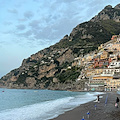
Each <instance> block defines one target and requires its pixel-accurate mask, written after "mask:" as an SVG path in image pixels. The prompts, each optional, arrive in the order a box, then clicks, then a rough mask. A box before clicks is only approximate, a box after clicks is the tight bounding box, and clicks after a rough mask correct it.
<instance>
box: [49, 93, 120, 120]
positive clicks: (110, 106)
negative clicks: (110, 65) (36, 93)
mask: <svg viewBox="0 0 120 120" xmlns="http://www.w3.org/2000/svg"><path fill="white" fill-rule="evenodd" d="M100 96H102V98H100V103H98V102H94V101H91V102H89V103H86V104H82V105H80V106H79V107H77V108H75V109H73V110H71V111H68V112H65V113H64V114H62V115H60V116H58V117H57V118H54V119H51V120H120V106H119V108H116V107H115V101H116V98H117V97H119V99H120V95H119V94H116V92H107V93H106V94H104V95H100ZM106 99H107V102H106ZM88 112H89V113H88ZM88 114H89V116H88ZM83 118H84V119H83Z"/></svg>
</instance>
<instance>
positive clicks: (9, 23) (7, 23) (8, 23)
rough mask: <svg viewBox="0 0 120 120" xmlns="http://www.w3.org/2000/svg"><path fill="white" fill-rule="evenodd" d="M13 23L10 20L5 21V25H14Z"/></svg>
mask: <svg viewBox="0 0 120 120" xmlns="http://www.w3.org/2000/svg"><path fill="white" fill-rule="evenodd" d="M12 24H13V23H12V22H8V21H5V22H4V25H8V26H9V25H12Z"/></svg>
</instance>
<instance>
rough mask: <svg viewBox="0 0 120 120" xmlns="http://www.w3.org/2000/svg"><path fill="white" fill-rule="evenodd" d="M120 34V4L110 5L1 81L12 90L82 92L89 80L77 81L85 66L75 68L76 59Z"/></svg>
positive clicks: (28, 59)
mask: <svg viewBox="0 0 120 120" xmlns="http://www.w3.org/2000/svg"><path fill="white" fill-rule="evenodd" d="M119 33H120V4H118V5H116V6H115V7H114V8H112V6H110V5H108V6H106V7H105V8H104V9H103V10H102V11H101V12H100V13H98V15H96V16H95V17H94V18H92V19H91V20H90V21H88V22H84V23H81V24H79V25H77V26H76V27H75V28H74V29H73V30H72V32H71V33H70V35H65V36H64V37H63V39H61V40H60V41H59V42H58V43H56V44H55V45H53V46H50V47H48V48H45V49H44V50H41V51H39V52H38V53H35V54H33V55H31V56H30V57H29V58H27V59H24V60H23V62H22V65H21V66H20V67H19V68H17V69H14V70H12V71H11V72H9V73H8V74H7V75H5V76H3V77H2V78H1V79H0V84H1V86H6V87H8V88H30V89H31V88H34V89H46V88H47V89H61V90H69V89H75V90H76V89H77V90H81V89H82V88H83V85H84V82H85V81H87V79H85V80H83V81H81V82H76V79H77V78H78V76H79V75H80V73H81V71H82V69H83V67H79V66H77V65H74V59H75V58H77V57H80V56H84V55H86V54H88V53H90V52H91V51H94V50H96V49H97V47H98V46H99V45H100V44H101V43H105V42H107V41H109V40H110V39H111V37H112V35H114V34H119Z"/></svg>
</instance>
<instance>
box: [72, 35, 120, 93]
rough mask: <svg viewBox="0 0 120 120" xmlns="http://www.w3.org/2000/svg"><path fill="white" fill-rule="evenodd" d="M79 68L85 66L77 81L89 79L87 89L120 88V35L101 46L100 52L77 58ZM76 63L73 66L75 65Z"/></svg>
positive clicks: (109, 89) (108, 89)
mask: <svg viewBox="0 0 120 120" xmlns="http://www.w3.org/2000/svg"><path fill="white" fill-rule="evenodd" d="M75 62H76V63H77V65H79V66H85V68H84V69H83V71H82V72H81V75H80V76H79V78H78V79H77V80H81V79H85V78H88V79H89V82H88V83H87V89H89V90H97V91H104V90H105V91H111V90H116V89H119V88H120V35H114V36H112V38H111V40H110V41H108V42H107V43H105V44H101V45H100V46H99V47H98V50H96V51H94V52H91V53H89V54H87V55H86V56H84V57H78V58H75ZM75 62H74V63H73V64H75Z"/></svg>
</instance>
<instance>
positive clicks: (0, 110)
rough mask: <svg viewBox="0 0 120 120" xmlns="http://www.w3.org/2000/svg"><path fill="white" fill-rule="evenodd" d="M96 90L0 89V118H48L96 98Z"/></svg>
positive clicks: (1, 119)
mask: <svg viewBox="0 0 120 120" xmlns="http://www.w3.org/2000/svg"><path fill="white" fill-rule="evenodd" d="M97 94H100V93H96V92H91V93H90V92H70V91H52V90H26V89H24V90H23V89H2V88H1V89H0V120H49V119H52V118H54V117H57V116H58V115H60V114H63V113H64V112H65V111H69V110H72V109H73V108H75V107H77V106H79V105H80V104H83V103H87V102H89V101H92V100H94V99H96V96H95V95H97Z"/></svg>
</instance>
